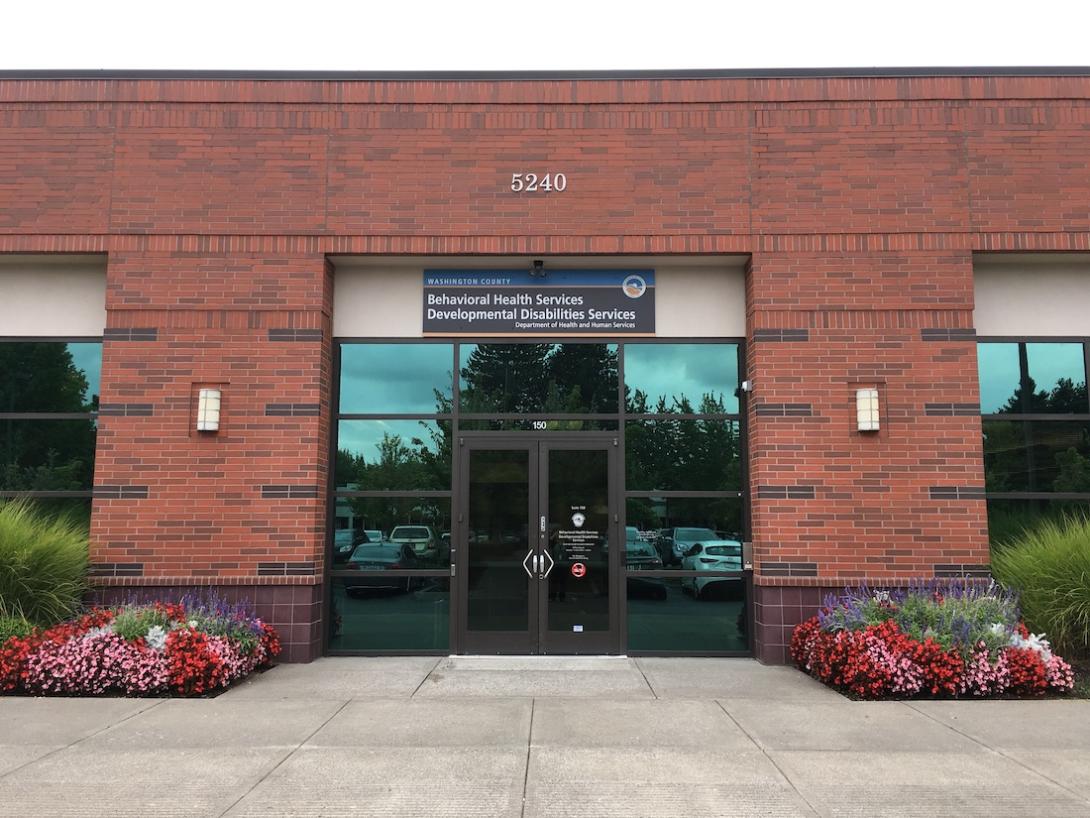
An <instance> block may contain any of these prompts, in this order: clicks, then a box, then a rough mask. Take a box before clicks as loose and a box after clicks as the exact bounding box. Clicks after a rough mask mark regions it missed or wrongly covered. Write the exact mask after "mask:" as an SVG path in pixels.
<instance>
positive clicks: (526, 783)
mask: <svg viewBox="0 0 1090 818" xmlns="http://www.w3.org/2000/svg"><path fill="white" fill-rule="evenodd" d="M536 707H537V699H530V730H529V732H528V733H527V734H526V770H525V772H524V774H523V776H522V811H521V812H520V813H519V816H520V818H526V792H527V790H528V789H529V787H530V748H531V747H533V745H534V709H535V708H536Z"/></svg>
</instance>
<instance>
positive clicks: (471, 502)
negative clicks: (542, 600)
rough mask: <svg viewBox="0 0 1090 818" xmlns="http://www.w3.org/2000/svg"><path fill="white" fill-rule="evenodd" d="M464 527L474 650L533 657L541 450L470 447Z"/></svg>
mask: <svg viewBox="0 0 1090 818" xmlns="http://www.w3.org/2000/svg"><path fill="white" fill-rule="evenodd" d="M466 454H467V461H468V468H467V471H468V479H467V480H466V483H465V485H466V500H467V513H466V515H465V525H464V527H463V529H462V533H463V543H464V546H463V547H464V548H465V550H466V555H467V559H466V560H465V562H464V565H465V588H466V593H465V600H466V625H465V631H466V645H465V650H466V652H470V653H477V652H481V653H488V652H530V649H531V648H532V638H533V637H534V636H535V635H536V630H537V628H536V622H535V617H533V616H531V612H532V611H533V609H534V603H535V602H536V584H534V583H533V582H532V577H531V575H530V573H531V572H530V569H529V566H530V561H529V560H528V559H527V558H528V556H530V555H531V554H532V552H533V548H532V540H531V539H530V533H531V531H532V528H531V519H532V516H533V512H534V509H533V508H532V507H531V500H532V499H535V498H532V496H531V482H532V481H531V475H532V474H533V473H534V471H533V468H532V467H533V466H536V460H537V457H536V451H532V450H531V448H530V447H529V446H521V447H517V448H503V449H498V448H487V449H485V448H472V447H471V448H469V450H468V451H467V453H466Z"/></svg>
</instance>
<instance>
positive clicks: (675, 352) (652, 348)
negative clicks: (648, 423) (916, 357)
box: [624, 344, 739, 414]
mask: <svg viewBox="0 0 1090 818" xmlns="http://www.w3.org/2000/svg"><path fill="white" fill-rule="evenodd" d="M624 380H625V403H626V410H625V411H627V412H631V413H634V414H662V413H666V412H680V413H684V414H694V413H695V414H724V413H725V414H737V413H738V391H739V383H738V345H737V344H625V348H624Z"/></svg>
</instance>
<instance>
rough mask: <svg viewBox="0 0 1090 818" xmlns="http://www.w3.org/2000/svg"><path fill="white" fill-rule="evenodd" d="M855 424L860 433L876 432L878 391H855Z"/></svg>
mask: <svg viewBox="0 0 1090 818" xmlns="http://www.w3.org/2000/svg"><path fill="white" fill-rule="evenodd" d="M855 422H856V428H857V429H859V431H861V432H877V431H878V390H877V389H856V390H855Z"/></svg>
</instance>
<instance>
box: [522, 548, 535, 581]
mask: <svg viewBox="0 0 1090 818" xmlns="http://www.w3.org/2000/svg"><path fill="white" fill-rule="evenodd" d="M531 557H533V559H534V569H533V570H532V571H531V570H530V566H529V565H527V564H526V563H528V562H529V561H530V558H531ZM522 567H523V569H525V571H526V574H527V576H529V577H533V576H534V574H536V573H537V557H536V556H534V552H533V549H531V550H530V551H529V553H527V554H526V557H525V558H524V559H523V560H522Z"/></svg>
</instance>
